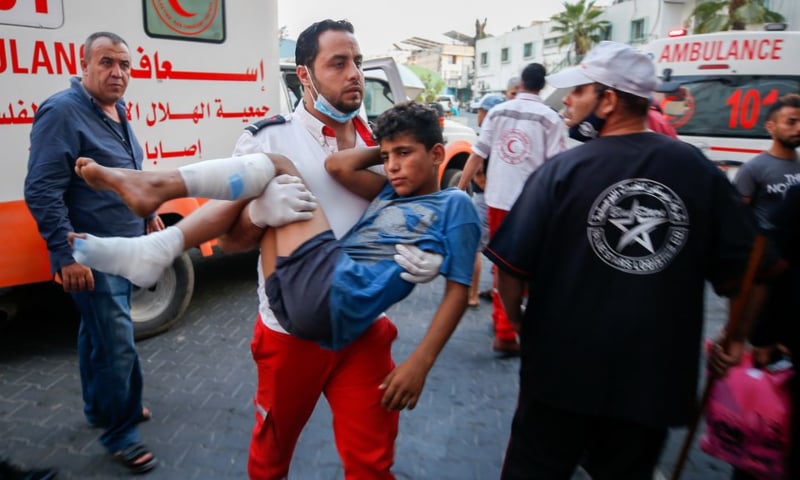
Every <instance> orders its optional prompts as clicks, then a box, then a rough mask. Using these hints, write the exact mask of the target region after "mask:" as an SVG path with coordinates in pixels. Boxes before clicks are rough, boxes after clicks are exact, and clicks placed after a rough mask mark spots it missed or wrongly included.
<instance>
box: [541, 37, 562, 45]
mask: <svg viewBox="0 0 800 480" xmlns="http://www.w3.org/2000/svg"><path fill="white" fill-rule="evenodd" d="M560 38H561V37H553V38H545V39H544V48H554V47H557V46H558V41H559V40H560Z"/></svg>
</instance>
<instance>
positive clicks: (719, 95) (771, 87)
mask: <svg viewBox="0 0 800 480" xmlns="http://www.w3.org/2000/svg"><path fill="white" fill-rule="evenodd" d="M670 80H671V82H670V83H677V84H678V85H679V86H678V88H677V89H676V90H675V91H673V92H669V93H663V94H660V97H661V98H659V104H660V105H661V108H662V110H663V111H664V115H665V116H666V118H667V121H669V123H671V124H672V126H674V127H675V129H676V130H677V131H678V134H680V135H689V136H691V135H694V136H713V137H737V138H753V139H759V138H769V135H768V134H767V132H766V130H764V123H765V122H766V116H767V110H769V105H770V104H772V103H774V102H775V101H776V100H777V99H778V97H780V96H781V95H785V94H787V93H795V92H800V77H799V76H778V75H774V76H772V75H770V76H766V75H707V76H692V77H688V76H687V77H681V76H674V77H672V78H671V79H670Z"/></svg>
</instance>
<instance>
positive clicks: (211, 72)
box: [0, 0, 477, 338]
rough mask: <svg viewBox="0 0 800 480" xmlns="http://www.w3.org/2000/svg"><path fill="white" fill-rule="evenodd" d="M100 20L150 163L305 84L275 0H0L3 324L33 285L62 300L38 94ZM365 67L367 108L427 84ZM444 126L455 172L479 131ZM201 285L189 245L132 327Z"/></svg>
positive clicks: (295, 95) (180, 207) (211, 138)
mask: <svg viewBox="0 0 800 480" xmlns="http://www.w3.org/2000/svg"><path fill="white" fill-rule="evenodd" d="M101 30H107V31H112V32H114V33H117V34H119V35H120V36H122V38H124V39H125V40H126V42H127V43H128V47H129V48H130V52H131V56H132V69H131V81H130V83H129V85H128V90H127V93H126V95H125V101H126V108H127V117H128V120H129V121H130V122H131V123H132V125H133V130H134V132H135V133H136V136H137V138H138V139H139V142H140V143H141V145H142V148H143V150H144V155H145V158H144V169H145V170H158V169H173V168H176V167H179V166H181V165H185V164H187V163H192V162H197V161H201V160H205V159H211V158H220V157H226V156H229V155H230V153H231V151H232V150H233V145H234V143H235V141H236V139H237V138H238V137H239V135H240V134H241V133H242V131H243V129H244V128H245V127H246V126H247V125H249V124H250V123H252V122H255V121H257V120H259V119H261V118H263V117H269V116H272V115H275V114H279V113H286V112H289V111H291V110H292V109H293V108H294V107H295V106H296V105H297V104H298V102H300V100H301V98H302V96H303V89H302V85H301V84H300V81H299V79H298V78H297V74H296V71H295V66H294V64H293V63H286V62H282V61H281V60H280V59H279V58H278V56H279V30H278V26H277V0H114V1H112V0H69V1H68V0H0V147H1V148H0V161H2V167H3V168H2V171H3V173H2V175H0V231H2V232H3V234H4V241H3V248H2V249H0V327H2V324H3V323H4V320H8V319H9V318H11V317H12V316H13V314H14V312H15V311H17V310H18V308H19V305H20V302H21V301H24V300H25V299H26V298H28V297H30V295H26V293H27V292H28V291H30V290H33V291H34V298H33V301H34V302H36V303H39V304H41V303H51V302H54V301H56V299H50V298H48V299H44V298H42V297H41V295H42V294H45V295H55V294H58V293H60V289H59V288H56V287H53V286H52V281H53V276H52V274H51V272H50V264H49V259H48V253H47V248H46V245H45V243H44V241H43V240H42V238H41V236H40V235H39V232H38V230H37V227H36V223H35V222H34V220H33V217H32V216H31V215H30V212H29V211H28V209H27V207H26V205H25V201H24V199H23V183H24V178H25V175H26V172H27V159H28V148H29V134H30V130H31V125H32V123H33V116H34V114H35V113H36V110H37V108H38V106H39V105H40V104H41V103H42V102H43V101H44V100H45V99H46V98H47V97H49V96H50V95H52V94H53V93H55V92H58V91H61V90H64V89H66V88H68V86H69V79H70V77H73V76H80V75H81V68H80V58H81V55H82V48H83V42H84V40H85V39H86V37H87V36H88V35H89V34H90V33H92V32H95V31H101ZM363 68H364V71H365V77H366V85H365V93H364V103H363V108H362V112H361V114H362V116H363V117H364V118H366V119H368V120H374V119H375V118H376V117H377V115H379V114H380V113H381V112H383V111H384V110H386V109H388V108H389V107H391V106H392V105H393V104H394V103H396V102H398V101H404V100H407V99H409V96H408V93H415V90H414V89H415V88H417V87H418V85H414V84H413V82H409V80H408V78H404V76H403V70H402V69H401V68H400V66H398V65H397V64H396V63H395V62H394V60H393V59H392V58H388V57H387V58H378V59H370V60H367V61H365V62H364V65H363ZM416 82H419V80H418V79H416ZM407 86H408V89H407V88H406V87H407ZM417 93H418V92H417ZM443 128H444V134H445V138H446V139H447V144H446V151H447V153H446V155H447V157H446V159H445V162H443V164H442V167H441V169H440V179H441V182H442V184H443V185H447V184H451V183H453V182H454V181H457V175H458V174H459V173H460V170H461V168H462V167H463V164H464V163H465V161H466V158H467V157H468V156H469V153H470V149H471V144H472V143H474V141H475V140H476V139H477V135H476V133H475V131H474V130H472V129H471V128H469V127H467V126H465V125H461V124H459V123H457V122H454V121H451V120H446V121H444V122H443ZM454 179H455V180H454ZM204 201H205V200H204V199H196V198H187V199H180V200H174V201H170V202H167V203H165V204H164V205H162V207H161V208H160V209H159V211H158V213H159V214H160V215H161V217H162V219H163V220H164V222H165V223H166V224H167V225H172V224H175V223H176V222H178V221H179V220H180V219H181V218H183V217H184V216H186V215H188V214H190V213H191V212H193V211H194V210H195V209H197V208H198V207H199V206H200V205H201V204H202V203H204ZM214 243H215V242H213V241H212V242H207V243H204V244H202V245H200V246H199V250H200V253H201V254H202V255H204V256H209V255H213V254H214V253H215V249H214V248H213V246H214ZM40 287H44V288H40ZM193 290H194V267H193V264H192V260H191V257H190V256H189V255H188V254H184V255H183V256H181V257H180V258H178V259H177V260H176V261H175V262H174V263H173V265H172V267H171V268H170V269H168V270H167V271H165V272H164V275H163V276H162V277H161V279H160V280H159V282H158V283H157V284H156V285H155V286H154V287H151V288H147V289H143V288H135V289H134V293H133V297H132V309H131V316H132V317H133V320H134V331H135V334H136V337H137V338H145V337H148V336H151V335H154V334H157V333H160V332H162V331H164V330H166V329H168V328H169V327H170V326H172V325H173V324H174V323H175V322H176V321H177V320H178V319H179V318H180V316H181V314H182V313H183V312H184V311H185V309H186V308H187V306H188V305H189V301H190V300H191V297H192V293H193ZM60 296H61V297H64V295H63V294H61V295H60ZM59 300H64V299H63V298H61V299H59ZM66 305H70V303H69V300H68V299H67V300H66Z"/></svg>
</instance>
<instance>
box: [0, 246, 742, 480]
mask: <svg viewBox="0 0 800 480" xmlns="http://www.w3.org/2000/svg"><path fill="white" fill-rule="evenodd" d="M196 260H197V261H196V262H195V263H196V267H197V288H196V293H195V298H194V300H193V302H192V304H191V306H190V308H189V310H188V312H187V314H186V316H185V317H184V319H183V321H182V322H181V323H180V324H179V325H178V326H177V327H176V328H174V329H173V330H172V331H170V332H167V333H165V334H163V335H161V336H159V337H156V338H152V339H149V340H145V341H142V342H139V351H140V355H141V358H142V362H143V369H144V372H145V401H146V404H147V405H148V406H149V407H150V408H152V410H153V412H154V418H153V420H152V421H150V422H147V423H145V424H142V426H141V434H142V437H143V439H144V440H145V442H146V443H147V444H148V445H149V446H151V447H152V448H153V450H154V451H155V453H156V454H157V456H158V458H159V465H158V467H157V468H156V470H154V471H153V473H152V474H150V475H149V476H148V478H151V479H193V478H197V479H221V478H245V477H246V467H245V465H246V457H247V446H248V439H249V431H250V428H251V426H252V410H251V398H252V395H253V392H254V389H255V373H254V367H253V364H252V361H251V359H250V355H249V341H250V333H251V329H252V326H253V321H254V319H253V312H254V307H255V303H254V302H255V291H254V285H255V281H254V279H255V277H254V272H253V265H255V257H253V256H252V255H239V256H222V257H214V258H212V259H210V260H204V259H196ZM487 280H488V275H484V284H486V282H487ZM441 289H442V284H441V283H440V282H434V283H433V284H431V285H429V286H423V287H421V288H418V289H417V290H416V291H415V292H414V293H413V294H412V296H411V297H409V298H408V299H407V300H406V301H405V302H403V303H402V304H401V305H399V306H396V307H395V308H394V309H393V310H391V311H390V315H391V316H392V317H393V319H394V320H395V322H396V323H397V324H398V327H399V330H400V336H399V338H398V340H397V342H396V343H395V346H394V353H395V357H396V359H397V360H398V361H399V360H402V359H403V358H405V357H406V355H408V353H409V352H410V351H411V349H412V348H413V346H414V345H415V343H416V341H417V340H418V339H419V338H421V336H422V334H423V333H424V330H425V328H426V325H427V322H428V320H429V319H430V317H431V313H432V310H433V307H434V306H435V302H436V300H437V298H438V296H439V295H440V294H441ZM41 303H42V301H40V302H39V304H40V305H39V307H44V308H38V309H35V310H30V311H28V312H24V314H23V315H22V317H23V318H22V320H20V321H18V322H17V323H15V324H13V325H12V326H11V327H7V328H5V329H3V330H0V455H5V456H10V457H11V458H13V459H14V461H16V462H18V463H21V464H24V465H53V466H57V467H58V468H59V469H60V473H61V475H60V477H59V478H65V479H85V478H96V479H106V478H125V477H127V474H126V472H125V471H124V470H123V468H122V467H120V466H118V465H116V464H114V463H113V462H112V461H111V460H110V459H109V457H108V456H107V455H105V454H104V451H103V449H102V448H101V447H100V446H99V444H98V443H97V442H96V437H97V436H98V434H99V431H98V430H92V429H90V428H89V427H88V426H87V425H86V423H85V422H84V419H83V416H82V414H81V402H80V388H79V381H78V372H77V364H76V350H75V347H74V336H75V332H76V325H75V323H74V320H70V319H69V315H68V312H65V311H64V308H65V307H64V306H63V305H58V304H49V303H48V304H47V305H41ZM709 306H710V307H711V308H710V313H711V319H710V320H709V323H710V324H711V328H716V327H717V326H718V325H719V324H720V323H721V321H722V320H721V319H722V317H721V315H722V313H723V312H722V309H721V308H720V302H719V300H718V299H716V298H715V297H710V302H709ZM489 313H490V306H489V305H488V304H483V305H482V306H481V307H480V309H477V310H470V311H469V312H467V315H466V316H465V318H464V319H463V320H462V323H461V325H460V326H459V328H458V330H457V331H456V333H455V334H454V336H453V338H452V339H451V341H450V343H449V344H448V346H447V347H446V348H445V350H444V352H443V353H442V354H441V356H440V358H439V361H438V362H437V364H436V366H435V367H434V368H433V370H432V372H431V374H430V376H429V378H428V381H427V384H426V389H425V391H424V394H423V397H422V400H421V403H420V404H419V405H418V406H417V408H416V409H415V410H414V411H411V412H403V414H402V415H401V425H400V436H399V438H398V442H397V461H396V466H395V469H394V470H395V473H396V475H397V477H398V478H400V479H436V480H439V479H444V480H448V479H453V480H456V479H458V480H463V479H476V480H484V479H496V478H498V473H499V469H500V464H501V461H502V455H503V451H504V447H505V444H506V441H507V438H508V431H509V425H510V421H511V415H512V412H513V408H514V404H515V400H516V398H515V397H516V388H517V369H518V366H519V364H518V360H516V359H510V360H509V359H506V360H499V359H495V358H494V356H493V354H492V353H491V351H490V348H489V345H490V342H491V331H490V320H489ZM682 438H683V432H682V431H677V432H675V433H674V435H673V436H672V438H671V440H670V444H669V446H668V449H667V451H666V452H665V453H664V457H663V465H662V466H663V470H664V471H665V472H669V471H671V467H672V462H673V460H674V458H675V457H676V456H677V451H678V448H679V442H680V441H681V440H682ZM728 472H729V470H728V468H727V466H726V465H724V464H722V463H721V462H717V461H715V460H713V459H711V458H710V457H708V456H706V455H704V454H703V453H702V452H700V451H699V450H697V449H696V448H695V449H694V450H693V452H692V455H691V457H690V461H689V465H688V466H687V469H686V471H685V475H684V477H683V478H684V479H687V480H700V479H703V480H715V479H725V478H728V477H729V473H728ZM291 478H293V479H340V478H342V473H341V468H340V465H339V460H338V457H337V455H336V450H335V447H334V445H333V439H332V434H331V430H330V412H329V411H328V409H327V404H326V403H325V402H324V400H323V401H321V402H320V404H319V406H318V408H317V411H316V412H315V413H314V415H313V417H312V419H311V421H310V422H309V424H308V427H307V428H306V430H305V431H304V433H303V436H302V437H301V439H300V443H299V445H298V447H297V450H296V453H295V458H294V461H293V466H292V472H291ZM576 478H584V476H583V475H581V474H578V475H576Z"/></svg>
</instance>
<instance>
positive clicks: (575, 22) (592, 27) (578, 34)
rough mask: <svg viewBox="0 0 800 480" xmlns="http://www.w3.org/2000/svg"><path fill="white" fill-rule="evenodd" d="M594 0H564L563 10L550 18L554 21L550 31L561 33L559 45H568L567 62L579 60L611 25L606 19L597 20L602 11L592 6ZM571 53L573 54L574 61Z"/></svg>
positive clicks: (571, 62)
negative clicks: (573, 0) (571, 1)
mask: <svg viewBox="0 0 800 480" xmlns="http://www.w3.org/2000/svg"><path fill="white" fill-rule="evenodd" d="M594 2H595V0H590V1H589V2H588V3H587V2H586V0H578V1H577V2H576V3H567V2H564V4H563V5H564V11H563V12H561V13H558V14H556V15H553V16H552V17H550V20H552V21H554V22H556V25H555V26H553V28H552V29H551V30H550V31H551V32H560V33H562V34H563V35H562V36H561V39H560V40H559V42H558V46H559V47H563V46H569V50H567V63H569V64H573V63H578V62H580V61H581V60H582V59H583V57H584V56H585V55H586V52H588V51H589V49H591V48H592V46H593V45H594V44H595V43H598V42H599V41H600V40H602V35H603V33H604V32H605V31H606V30H607V29H608V28H609V26H610V25H611V24H610V23H609V22H608V21H607V20H598V19H597V17H599V16H600V15H602V13H603V11H602V10H601V9H599V8H595V6H594ZM571 53H574V54H575V59H574V62H573V61H572V59H571V55H570V54H571Z"/></svg>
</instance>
